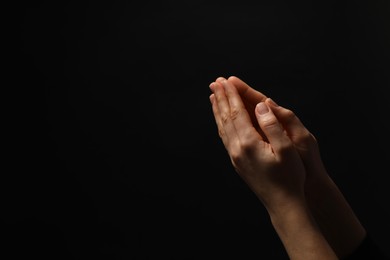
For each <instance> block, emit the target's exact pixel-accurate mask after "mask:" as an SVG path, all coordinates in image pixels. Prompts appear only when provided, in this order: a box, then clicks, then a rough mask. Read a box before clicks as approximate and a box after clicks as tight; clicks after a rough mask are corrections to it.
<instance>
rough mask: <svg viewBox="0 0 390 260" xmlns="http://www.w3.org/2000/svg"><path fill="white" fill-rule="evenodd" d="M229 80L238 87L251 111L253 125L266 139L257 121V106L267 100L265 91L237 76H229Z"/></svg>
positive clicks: (247, 108) (248, 109)
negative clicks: (251, 85)
mask: <svg viewBox="0 0 390 260" xmlns="http://www.w3.org/2000/svg"><path fill="white" fill-rule="evenodd" d="M228 81H229V82H231V83H232V84H233V85H234V86H235V87H236V88H237V91H238V93H239V94H240V96H241V98H242V100H243V102H244V104H245V108H246V110H247V111H248V113H249V116H250V118H251V121H252V123H253V125H254V126H255V128H256V129H257V131H258V132H259V133H260V135H261V136H263V139H266V138H265V137H264V134H263V133H262V131H261V130H260V127H259V125H258V123H257V118H256V115H255V107H256V105H257V104H258V103H259V102H262V101H265V99H266V98H267V97H266V96H265V95H264V94H263V93H261V92H259V91H257V90H255V89H253V88H251V87H250V86H249V85H248V84H246V83H245V82H244V81H242V80H241V79H239V78H237V77H235V76H231V77H229V79H228Z"/></svg>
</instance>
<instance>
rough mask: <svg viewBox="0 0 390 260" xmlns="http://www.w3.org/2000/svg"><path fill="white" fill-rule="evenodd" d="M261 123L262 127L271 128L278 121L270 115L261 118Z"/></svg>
mask: <svg viewBox="0 0 390 260" xmlns="http://www.w3.org/2000/svg"><path fill="white" fill-rule="evenodd" d="M261 124H262V126H263V127H264V128H273V127H275V126H277V125H278V124H279V123H278V121H277V119H276V117H273V116H272V117H267V118H263V120H262V122H261Z"/></svg>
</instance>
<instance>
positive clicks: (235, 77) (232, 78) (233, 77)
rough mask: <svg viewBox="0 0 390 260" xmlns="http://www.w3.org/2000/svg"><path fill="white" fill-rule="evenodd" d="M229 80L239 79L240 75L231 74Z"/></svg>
mask: <svg viewBox="0 0 390 260" xmlns="http://www.w3.org/2000/svg"><path fill="white" fill-rule="evenodd" d="M228 80H233V81H234V80H238V77H237V76H234V75H232V76H230V77H229V78H228Z"/></svg>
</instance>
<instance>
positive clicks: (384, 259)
mask: <svg viewBox="0 0 390 260" xmlns="http://www.w3.org/2000/svg"><path fill="white" fill-rule="evenodd" d="M344 260H390V257H388V256H386V255H385V253H384V252H383V251H382V250H381V249H380V248H379V247H378V245H377V244H375V242H374V241H373V239H372V237H371V236H370V235H369V234H367V235H366V237H365V238H364V240H363V241H362V243H361V244H360V245H359V247H358V248H357V249H356V250H355V251H354V252H353V253H352V254H351V255H349V256H348V257H346V258H344Z"/></svg>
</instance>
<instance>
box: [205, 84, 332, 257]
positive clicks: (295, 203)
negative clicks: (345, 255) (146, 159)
mask: <svg viewBox="0 0 390 260" xmlns="http://www.w3.org/2000/svg"><path fill="white" fill-rule="evenodd" d="M210 88H211V90H212V91H213V94H211V95H210V101H211V104H212V109H213V113H214V118H215V121H216V124H217V127H218V133H219V135H220V137H221V139H222V141H223V144H224V146H225V148H226V150H227V152H228V154H229V156H230V159H231V162H232V164H233V166H234V168H235V169H236V171H237V173H238V174H239V175H240V176H241V177H242V179H243V180H244V181H245V182H246V183H247V184H248V186H249V187H250V188H251V189H252V191H253V192H254V193H255V194H256V195H257V197H258V198H259V199H260V200H261V201H262V202H263V204H264V206H265V207H266V209H267V210H268V212H269V214H270V217H271V221H272V224H273V226H274V228H275V230H276V232H277V233H278V235H279V237H280V239H281V241H282V243H283V245H284V246H285V248H286V251H287V253H288V255H289V257H290V259H300V260H305V259H318V260H322V259H324V260H325V259H337V257H336V255H335V252H334V251H333V250H332V248H331V247H330V245H329V244H328V242H327V241H326V240H325V238H324V236H323V235H322V233H321V231H320V230H319V228H318V226H317V224H316V222H315V220H314V219H313V217H312V215H311V213H310V211H309V209H308V207H307V205H306V201H305V195H304V183H305V176H306V173H305V168H304V165H303V163H302V161H301V158H300V156H299V154H298V152H297V150H296V149H295V148H294V145H293V143H292V142H291V140H290V138H289V137H288V136H287V134H286V132H285V131H284V129H283V127H282V124H280V122H279V121H278V120H277V118H276V117H275V115H274V113H273V112H272V110H271V109H270V106H269V105H268V104H267V102H260V103H258V104H257V105H256V106H255V113H254V114H255V118H256V120H257V123H258V125H259V129H260V130H261V133H262V134H260V133H259V132H258V131H257V129H256V128H255V127H254V125H253V121H251V118H250V115H249V114H248V112H247V110H246V108H245V105H244V103H243V102H242V100H241V97H240V95H239V93H238V91H237V89H236V87H235V86H234V85H233V84H232V83H231V82H229V81H227V80H222V81H218V82H214V83H212V84H211V85H210Z"/></svg>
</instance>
